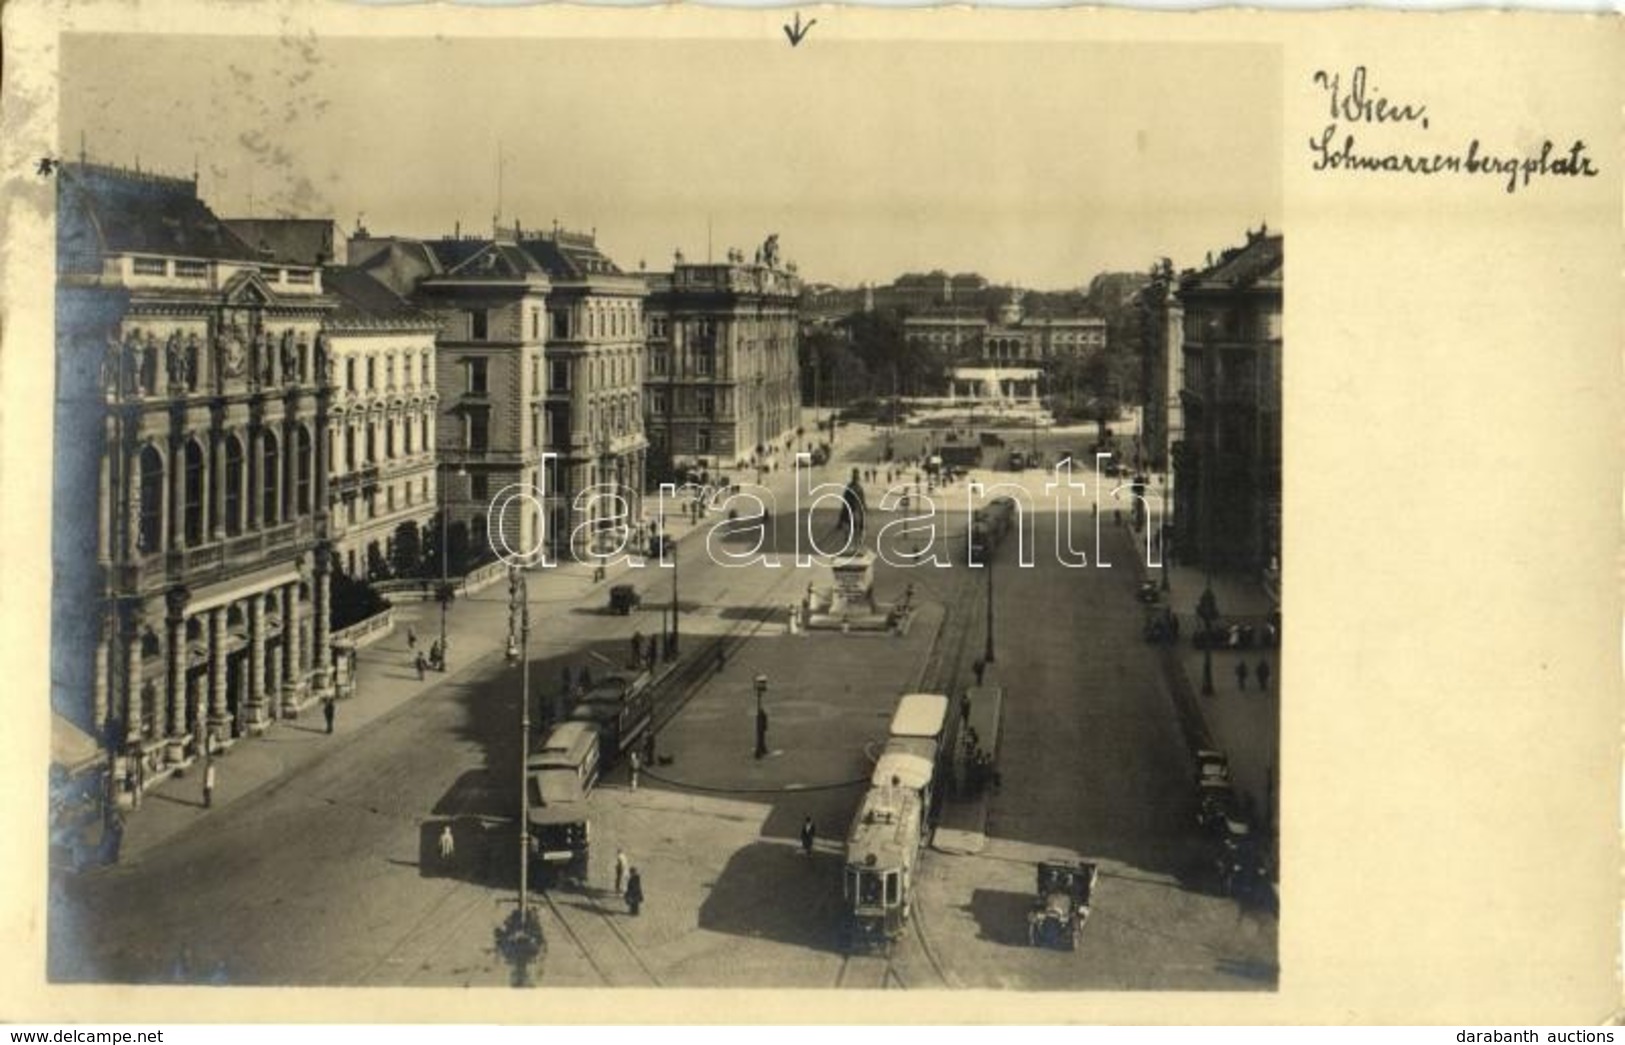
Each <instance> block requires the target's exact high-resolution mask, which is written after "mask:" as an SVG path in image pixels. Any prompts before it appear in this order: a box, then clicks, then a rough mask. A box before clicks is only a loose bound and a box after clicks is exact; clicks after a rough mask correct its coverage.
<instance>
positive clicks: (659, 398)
mask: <svg viewBox="0 0 1625 1045" xmlns="http://www.w3.org/2000/svg"><path fill="white" fill-rule="evenodd" d="M649 409H650V410H651V411H652V412H654V413H657V414H663V413H665V412H666V391H665V389H663V388H657V389H655V391H654V393H653V394H652V395H651V396H650V398H649Z"/></svg>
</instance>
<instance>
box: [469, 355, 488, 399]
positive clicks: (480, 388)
mask: <svg viewBox="0 0 1625 1045" xmlns="http://www.w3.org/2000/svg"><path fill="white" fill-rule="evenodd" d="M486 363H487V361H486V360H484V359H470V360H469V361H468V394H469V395H476V396H482V395H485V394H486V391H487V387H486Z"/></svg>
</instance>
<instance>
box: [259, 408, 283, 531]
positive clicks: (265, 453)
mask: <svg viewBox="0 0 1625 1045" xmlns="http://www.w3.org/2000/svg"><path fill="white" fill-rule="evenodd" d="M260 462H261V468H260V493H261V499H260V525H262V526H274V525H276V524H277V523H278V522H280V521H281V519H282V511H281V508H282V472H281V470H280V469H279V468H278V465H280V464H281V463H282V460H281V455H280V454H279V453H277V441H276V433H275V432H269V431H268V432H266V433H265V434H264V435H263V436H262V437H261V442H260Z"/></svg>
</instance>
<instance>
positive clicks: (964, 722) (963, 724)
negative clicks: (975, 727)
mask: <svg viewBox="0 0 1625 1045" xmlns="http://www.w3.org/2000/svg"><path fill="white" fill-rule="evenodd" d="M969 726H970V691H969V690H967V691H965V693H963V694H962V695H961V696H960V698H959V728H960V729H965V728H967V727H969Z"/></svg>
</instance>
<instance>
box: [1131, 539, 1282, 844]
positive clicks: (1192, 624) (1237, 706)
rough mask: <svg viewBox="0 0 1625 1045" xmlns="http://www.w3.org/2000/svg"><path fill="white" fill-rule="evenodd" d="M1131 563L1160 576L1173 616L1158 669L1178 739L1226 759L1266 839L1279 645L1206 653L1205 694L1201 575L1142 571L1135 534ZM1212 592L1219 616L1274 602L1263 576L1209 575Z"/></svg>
mask: <svg viewBox="0 0 1625 1045" xmlns="http://www.w3.org/2000/svg"><path fill="white" fill-rule="evenodd" d="M1134 544H1135V552H1136V554H1135V558H1134V568H1135V571H1136V573H1137V574H1138V575H1139V577H1140V578H1141V579H1142V580H1145V579H1150V580H1158V581H1160V579H1161V577H1162V574H1163V573H1164V572H1165V571H1166V572H1167V574H1168V584H1169V590H1168V591H1167V592H1165V593H1164V594H1163V596H1162V602H1163V604H1164V605H1167V606H1170V607H1171V608H1172V609H1173V611H1174V612H1175V613H1176V614H1177V615H1178V617H1179V641H1178V643H1177V644H1175V645H1164V646H1159V647H1158V648H1159V650H1160V651H1161V655H1162V657H1163V659H1164V665H1165V668H1166V669H1167V670H1166V675H1167V677H1168V682H1169V685H1170V687H1171V688H1172V689H1173V691H1174V692H1173V696H1174V700H1175V702H1176V704H1178V705H1179V706H1180V718H1181V725H1182V726H1183V727H1184V728H1185V733H1186V741H1187V743H1189V744H1190V746H1191V747H1192V748H1193V749H1194V748H1198V747H1211V748H1217V749H1218V750H1221V751H1224V752H1225V753H1226V754H1228V755H1229V757H1230V771H1231V775H1232V778H1233V780H1234V782H1235V787H1236V792H1237V794H1238V796H1240V798H1241V801H1242V804H1243V806H1244V807H1246V808H1250V809H1251V810H1252V811H1253V815H1252V819H1253V821H1254V822H1255V824H1257V825H1258V826H1259V827H1260V828H1262V829H1263V830H1264V831H1265V832H1266V834H1267V835H1268V836H1271V837H1273V835H1274V833H1275V831H1274V828H1275V825H1276V824H1278V823H1279V813H1280V797H1281V796H1280V787H1279V781H1280V748H1281V740H1280V721H1281V670H1280V669H1281V658H1280V653H1281V651H1280V650H1279V649H1269V648H1267V647H1262V646H1255V647H1254V648H1252V649H1247V650H1228V649H1216V650H1214V651H1213V654H1212V657H1213V693H1212V695H1211V696H1203V695H1202V662H1203V657H1204V654H1203V652H1202V651H1201V650H1199V649H1197V648H1196V646H1195V643H1194V642H1192V636H1193V635H1195V634H1196V632H1197V631H1198V630H1200V628H1201V622H1200V620H1199V618H1198V617H1197V616H1196V604H1197V600H1199V599H1200V598H1201V597H1202V592H1203V590H1204V588H1205V586H1206V585H1207V583H1208V581H1209V578H1208V577H1207V576H1206V575H1205V574H1204V573H1203V571H1202V570H1201V569H1200V568H1197V567H1190V566H1180V565H1176V566H1174V567H1172V568H1169V567H1168V566H1166V565H1163V566H1160V567H1158V568H1156V569H1149V570H1148V569H1147V568H1146V566H1145V564H1144V557H1145V537H1144V534H1137V535H1135V541H1134ZM1211 583H1212V587H1213V597H1214V600H1215V602H1216V603H1217V604H1218V609H1219V613H1220V615H1221V617H1223V618H1251V619H1257V618H1262V617H1264V616H1266V615H1267V614H1268V613H1269V612H1270V611H1271V610H1273V609H1276V608H1277V604H1276V602H1275V600H1274V597H1273V593H1272V591H1271V589H1270V587H1269V586H1267V585H1266V583H1265V581H1264V578H1263V577H1261V576H1260V577H1249V576H1245V575H1241V574H1214V575H1213V577H1212V578H1211ZM1242 663H1245V664H1246V666H1247V677H1246V686H1245V689H1242V688H1241V687H1240V686H1238V684H1237V678H1236V667H1237V665H1238V664H1242ZM1260 663H1267V664H1268V665H1269V668H1270V672H1271V675H1270V680H1269V689H1268V692H1261V691H1260V689H1259V685H1258V678H1257V669H1258V665H1259V664H1260Z"/></svg>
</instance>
